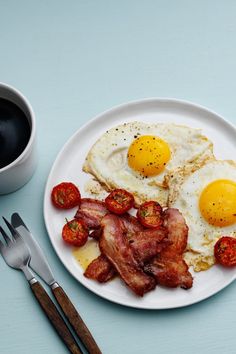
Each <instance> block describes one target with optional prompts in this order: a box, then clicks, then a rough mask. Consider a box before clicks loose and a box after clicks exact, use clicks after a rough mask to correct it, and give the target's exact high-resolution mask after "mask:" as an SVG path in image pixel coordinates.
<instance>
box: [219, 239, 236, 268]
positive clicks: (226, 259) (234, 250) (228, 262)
mask: <svg viewBox="0 0 236 354" xmlns="http://www.w3.org/2000/svg"><path fill="white" fill-rule="evenodd" d="M214 255H215V259H216V263H219V264H221V265H223V266H225V267H233V266H236V239H235V238H234V237H230V236H223V237H221V238H220V239H219V240H218V241H217V242H216V244H215V246H214Z"/></svg>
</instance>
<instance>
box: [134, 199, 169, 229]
mask: <svg viewBox="0 0 236 354" xmlns="http://www.w3.org/2000/svg"><path fill="white" fill-rule="evenodd" d="M137 218H138V220H139V222H140V223H141V224H142V225H143V226H145V227H147V228H151V229H155V228H158V227H160V226H161V225H162V224H163V220H162V207H161V206H160V204H159V203H157V202H155V201H152V200H151V201H148V202H145V203H143V204H141V205H140V207H139V208H138V211H137Z"/></svg>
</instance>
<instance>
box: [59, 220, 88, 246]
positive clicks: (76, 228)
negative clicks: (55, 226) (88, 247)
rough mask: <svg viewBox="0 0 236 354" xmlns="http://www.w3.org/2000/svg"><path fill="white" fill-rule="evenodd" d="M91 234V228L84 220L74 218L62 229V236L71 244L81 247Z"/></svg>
mask: <svg viewBox="0 0 236 354" xmlns="http://www.w3.org/2000/svg"><path fill="white" fill-rule="evenodd" d="M88 235H89V230H88V228H87V226H86V225H85V223H84V221H83V220H78V219H73V220H71V221H67V223H66V224H65V225H64V226H63V229H62V238H63V240H64V241H65V242H66V243H69V244H70V245H73V246H77V247H81V246H83V245H84V244H85V243H86V241H87V239H88Z"/></svg>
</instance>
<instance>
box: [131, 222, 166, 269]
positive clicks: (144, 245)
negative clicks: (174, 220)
mask: <svg viewBox="0 0 236 354" xmlns="http://www.w3.org/2000/svg"><path fill="white" fill-rule="evenodd" d="M166 236H167V230H166V229H165V228H164V227H162V228H160V229H157V230H143V231H139V232H136V233H134V234H132V235H130V236H129V243H130V246H131V248H132V250H133V252H134V257H135V258H136V260H137V261H138V262H139V264H140V265H143V264H144V263H145V262H147V261H150V260H151V259H152V258H153V257H155V256H156V255H157V254H159V253H160V252H162V251H163V250H164V249H165V248H166V247H167V246H168V245H169V244H170V243H171V242H170V241H169V240H168V239H167V237H166Z"/></svg>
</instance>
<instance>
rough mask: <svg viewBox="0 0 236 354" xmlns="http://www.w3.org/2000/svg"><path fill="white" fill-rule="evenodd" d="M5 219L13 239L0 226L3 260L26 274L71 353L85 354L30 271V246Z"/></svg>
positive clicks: (38, 299) (35, 294) (39, 300)
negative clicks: (2, 239)
mask: <svg viewBox="0 0 236 354" xmlns="http://www.w3.org/2000/svg"><path fill="white" fill-rule="evenodd" d="M3 219H4V221H5V223H6V225H7V226H8V228H9V230H10V232H11V234H12V238H11V237H9V236H8V235H7V233H6V232H5V231H4V229H3V228H2V227H1V226H0V233H1V234H2V236H3V238H4V240H5V244H4V243H3V242H2V241H1V240H0V253H1V255H2V257H3V259H4V260H5V262H6V263H7V265H9V266H10V267H12V268H14V269H18V270H21V271H22V272H23V273H24V275H25V277H26V279H27V280H28V282H29V285H30V287H31V289H32V291H33V294H34V296H35V297H36V299H37V301H38V302H39V304H40V306H41V308H42V309H43V311H44V313H45V314H46V315H47V317H48V319H49V320H50V322H51V324H52V325H53V327H54V328H55V330H56V331H57V333H58V335H59V337H60V338H61V339H62V340H63V342H64V343H65V345H66V346H67V348H68V349H69V351H70V352H71V353H72V354H83V353H82V351H81V349H80V348H79V346H78V343H77V342H76V341H75V339H74V337H73V336H72V334H71V332H70V330H69V328H68V327H67V325H66V323H65V322H64V320H63V318H62V317H61V315H60V313H59V311H58V310H57V308H56V306H55V305H54V303H53V301H52V300H51V298H50V297H49V295H48V294H47V292H46V291H45V290H44V288H43V287H42V285H41V284H40V282H39V281H38V280H37V279H36V278H35V277H34V274H33V273H32V271H31V270H30V268H29V262H30V258H31V257H30V251H29V248H28V246H27V245H26V243H25V241H24V240H23V238H22V237H21V236H20V235H19V234H18V233H17V231H16V230H15V229H14V228H13V227H12V226H11V227H9V226H10V225H9V223H8V221H7V220H6V219H5V218H3Z"/></svg>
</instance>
